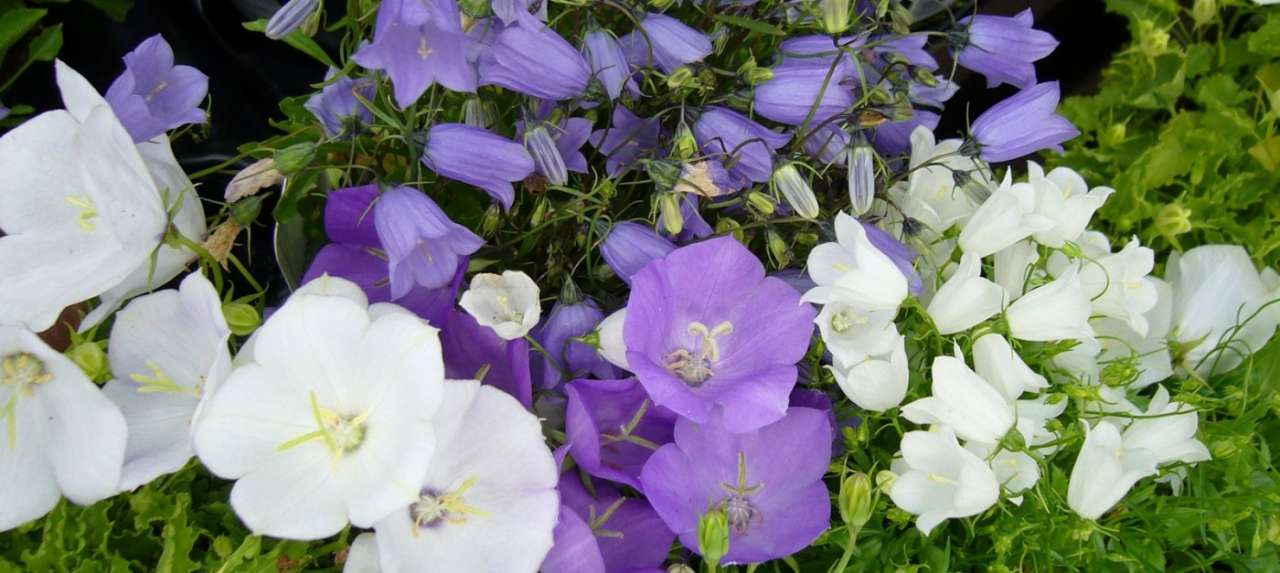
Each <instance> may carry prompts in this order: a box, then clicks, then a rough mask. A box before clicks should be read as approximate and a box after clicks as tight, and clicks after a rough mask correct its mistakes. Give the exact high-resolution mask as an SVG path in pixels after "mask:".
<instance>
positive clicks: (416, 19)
mask: <svg viewBox="0 0 1280 573" xmlns="http://www.w3.org/2000/svg"><path fill="white" fill-rule="evenodd" d="M469 48H470V40H469V39H468V38H467V35H466V34H465V33H463V31H462V20H461V17H460V16H459V14H458V4H457V3H456V2H455V1H454V0H385V1H384V2H383V3H382V7H381V8H379V9H378V22H377V25H376V27H375V28H374V33H373V43H371V44H369V45H367V46H365V47H363V48H361V49H360V51H358V52H356V54H355V55H354V56H352V58H351V59H352V60H354V61H355V62H356V63H357V64H360V65H361V66H363V67H364V68H367V69H370V70H384V71H385V72H386V73H387V75H388V76H389V77H390V78H391V84H392V87H393V88H394V92H395V96H396V103H398V104H399V105H400V107H401V108H406V107H409V106H410V105H412V104H413V102H415V101H417V100H418V97H419V96H421V95H422V93H423V92H425V91H427V88H429V87H431V85H432V84H434V83H436V82H439V83H440V85H442V86H444V87H446V88H449V89H451V90H453V91H458V92H474V91H476V70H475V67H474V66H473V65H472V63H471V61H470V60H468V58H467V56H468V50H469Z"/></svg>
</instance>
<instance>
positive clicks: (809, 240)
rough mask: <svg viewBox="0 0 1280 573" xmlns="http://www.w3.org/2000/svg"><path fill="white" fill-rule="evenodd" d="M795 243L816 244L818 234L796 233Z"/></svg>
mask: <svg viewBox="0 0 1280 573" xmlns="http://www.w3.org/2000/svg"><path fill="white" fill-rule="evenodd" d="M796 244H798V245H805V246H813V245H816V244H818V234H817V233H809V232H804V233H796Z"/></svg>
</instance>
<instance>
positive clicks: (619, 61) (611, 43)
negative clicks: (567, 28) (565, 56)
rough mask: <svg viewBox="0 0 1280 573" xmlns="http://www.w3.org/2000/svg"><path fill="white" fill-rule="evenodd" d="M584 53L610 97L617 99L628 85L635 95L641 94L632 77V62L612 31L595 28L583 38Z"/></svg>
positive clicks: (595, 75)
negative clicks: (628, 59) (628, 60)
mask: <svg viewBox="0 0 1280 573" xmlns="http://www.w3.org/2000/svg"><path fill="white" fill-rule="evenodd" d="M582 55H583V56H585V57H586V58H587V65H588V66H589V67H590V68H591V76H592V77H594V78H595V79H597V80H599V81H600V85H602V86H604V92H605V93H607V94H609V99H611V100H615V99H618V97H619V96H621V95H622V88H623V87H626V88H627V91H630V92H631V93H632V94H633V95H639V94H640V87H639V86H637V85H636V81H635V79H634V78H632V77H631V64H630V63H628V62H627V55H626V53H624V52H623V50H622V44H619V43H618V38H616V37H614V35H613V34H612V33H611V32H608V31H605V30H595V31H591V32H587V35H586V37H584V38H583V39H582Z"/></svg>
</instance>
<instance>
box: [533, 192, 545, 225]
mask: <svg viewBox="0 0 1280 573" xmlns="http://www.w3.org/2000/svg"><path fill="white" fill-rule="evenodd" d="M546 217H547V198H546V197H539V198H538V202H537V203H535V204H534V206H533V214H532V215H529V226H531V227H537V226H538V225H541V224H542V221H543V219H545V218H546Z"/></svg>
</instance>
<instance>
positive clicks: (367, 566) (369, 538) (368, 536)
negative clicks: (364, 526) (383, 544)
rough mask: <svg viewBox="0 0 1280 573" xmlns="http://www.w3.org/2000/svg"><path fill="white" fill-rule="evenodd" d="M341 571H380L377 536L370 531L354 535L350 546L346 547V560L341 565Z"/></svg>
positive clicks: (369, 572) (375, 572)
mask: <svg viewBox="0 0 1280 573" xmlns="http://www.w3.org/2000/svg"><path fill="white" fill-rule="evenodd" d="M342 573H382V563H381V561H380V559H379V557H378V536H376V535H374V534H373V533H370V532H365V533H361V534H360V535H357V536H356V539H355V541H352V542H351V547H348V548H347V562H346V563H344V564H343V565H342Z"/></svg>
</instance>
